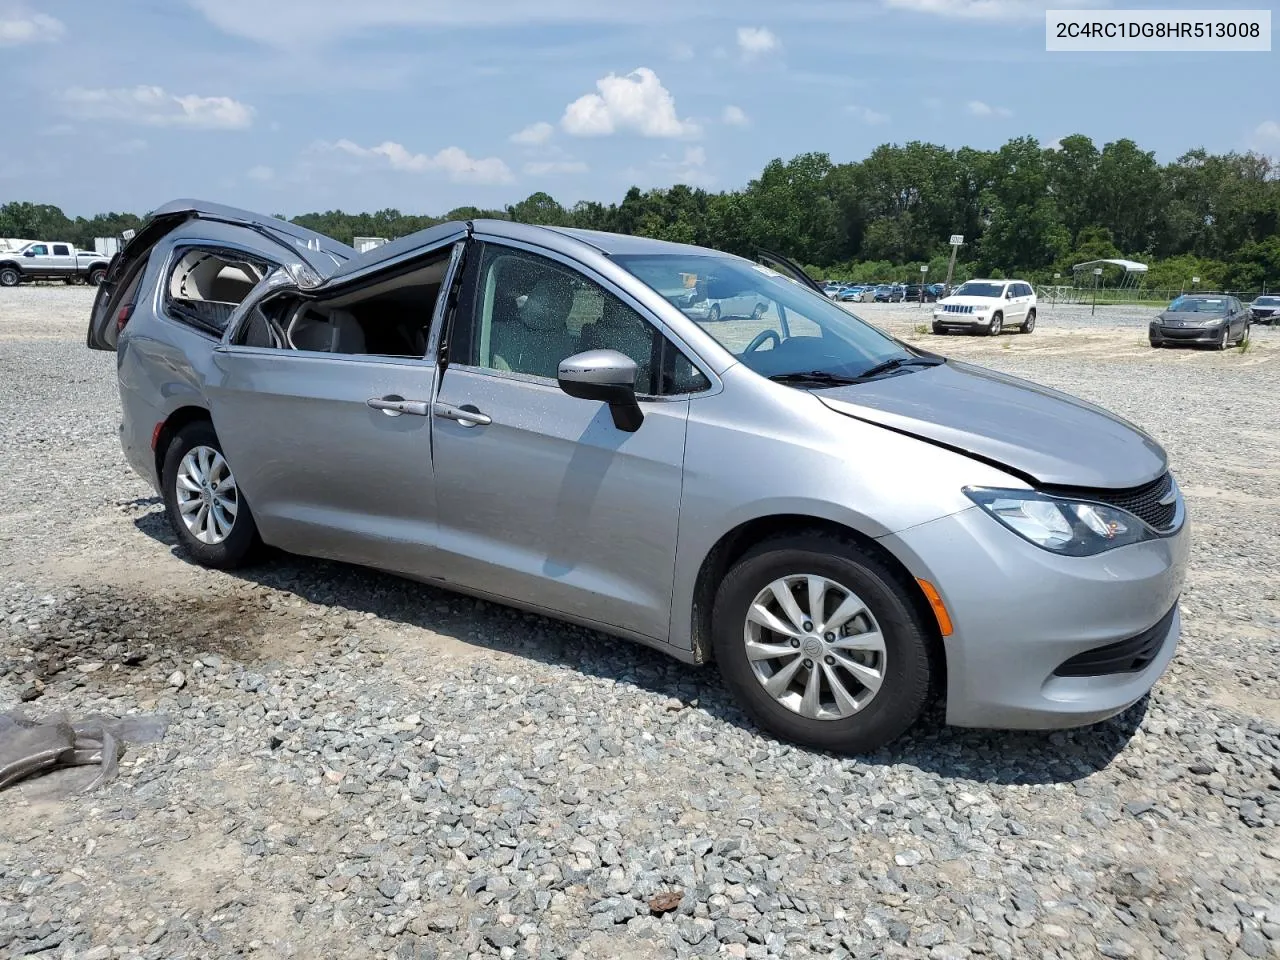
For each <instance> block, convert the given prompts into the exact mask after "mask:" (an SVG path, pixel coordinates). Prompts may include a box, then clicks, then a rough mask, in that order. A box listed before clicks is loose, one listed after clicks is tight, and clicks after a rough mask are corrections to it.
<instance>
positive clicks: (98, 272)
mask: <svg viewBox="0 0 1280 960" xmlns="http://www.w3.org/2000/svg"><path fill="white" fill-rule="evenodd" d="M86 279H87V280H88V281H89V286H91V287H96V286H97V285H98V284H100V283H102V281H103V280H105V279H107V271H106V269H105V268H103V267H94V268H93V269H92V270H90V271H89V276H88V277H87V278H86Z"/></svg>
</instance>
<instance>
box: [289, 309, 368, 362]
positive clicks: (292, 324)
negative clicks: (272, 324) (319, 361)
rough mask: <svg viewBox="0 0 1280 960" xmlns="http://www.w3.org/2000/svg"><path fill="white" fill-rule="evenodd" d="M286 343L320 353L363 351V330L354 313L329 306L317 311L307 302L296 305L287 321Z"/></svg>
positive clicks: (295, 347) (297, 348)
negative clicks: (291, 316) (291, 317)
mask: <svg viewBox="0 0 1280 960" xmlns="http://www.w3.org/2000/svg"><path fill="white" fill-rule="evenodd" d="M287 336H288V340H289V345H290V346H292V347H293V348H294V349H295V350H314V351H318V352H320V353H364V352H365V340H364V330H363V328H361V326H360V321H359V320H357V319H356V318H355V314H353V313H351V312H350V311H347V310H341V309H337V308H331V309H329V310H326V311H325V312H324V313H320V312H319V311H318V310H316V309H315V308H314V307H311V306H309V305H307V306H302V307H299V308H298V310H297V311H296V312H295V313H294V315H293V319H292V320H290V321H289V329H288V331H287Z"/></svg>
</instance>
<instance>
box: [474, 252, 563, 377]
mask: <svg viewBox="0 0 1280 960" xmlns="http://www.w3.org/2000/svg"><path fill="white" fill-rule="evenodd" d="M572 306H573V290H572V288H571V287H570V285H569V281H568V279H567V278H566V277H563V276H560V275H559V274H551V275H548V276H543V277H542V278H541V279H540V280H538V282H537V283H535V284H534V286H533V289H532V290H530V291H529V295H528V298H527V299H526V300H525V301H524V303H523V304H522V305H521V306H520V308H519V311H518V313H517V314H516V317H515V318H514V319H512V320H509V321H507V322H506V323H495V324H494V325H493V333H492V348H491V349H492V353H493V365H494V368H495V369H498V370H511V371H514V372H515V373H527V374H530V375H531V376H535V377H548V378H549V379H552V380H554V379H555V378H556V374H557V373H558V372H559V369H560V361H561V360H563V359H565V358H566V357H571V356H573V354H575V353H577V352H578V338H577V337H575V336H574V335H573V334H572V333H570V332H569V326H568V324H569V310H570V308H571V307H572Z"/></svg>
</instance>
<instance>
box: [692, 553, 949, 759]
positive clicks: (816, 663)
mask: <svg viewBox="0 0 1280 960" xmlns="http://www.w3.org/2000/svg"><path fill="white" fill-rule="evenodd" d="M910 590H911V585H910V584H909V583H907V582H905V581H904V580H903V579H902V578H901V577H900V576H898V575H897V574H896V573H894V572H893V571H892V570H890V569H889V568H888V567H886V566H885V565H884V564H883V563H881V562H880V560H879V559H877V558H876V557H874V556H871V555H869V554H867V553H865V552H863V551H862V550H861V549H859V548H858V547H857V546H856V545H854V544H852V543H850V542H847V541H845V540H841V539H838V538H836V537H832V536H828V535H824V534H810V535H799V536H792V537H784V538H779V539H775V540H770V541H766V542H765V543H762V544H760V545H759V546H757V547H756V548H754V549H753V550H751V551H749V552H748V553H747V555H746V556H744V557H743V558H742V559H741V560H740V561H739V562H738V563H737V564H736V565H735V566H734V567H733V569H732V570H730V571H729V574H728V575H727V576H726V577H725V579H724V581H723V582H722V583H721V585H720V589H719V590H718V592H717V593H716V600H715V606H714V608H713V610H712V634H713V637H712V643H713V646H714V650H715V656H716V661H717V662H718V663H719V666H720V672H721V675H722V676H723V677H724V680H725V683H726V685H727V686H728V687H729V689H730V690H731V691H732V692H733V694H734V696H735V697H736V698H737V701H738V703H739V704H740V705H741V706H742V708H743V709H744V710H745V711H746V712H747V714H748V715H750V716H751V718H752V719H753V720H755V721H756V723H758V724H759V725H760V726H761V727H763V728H764V729H766V730H768V731H769V732H770V733H773V734H774V735H776V736H778V737H781V738H783V739H785V740H791V741H794V742H796V743H800V744H803V745H805V746H809V747H815V748H818V749H822V750H836V751H839V752H842V753H865V752H868V751H871V750H876V749H878V748H880V747H882V746H884V745H885V744H887V743H890V742H891V741H893V740H895V739H897V738H898V737H899V736H901V735H902V734H903V733H904V732H906V730H907V729H908V728H909V727H910V726H911V725H912V724H913V723H915V722H916V720H917V719H918V718H919V716H920V714H921V713H922V712H923V711H924V709H925V707H926V706H927V704H928V702H929V698H930V691H931V682H932V676H933V673H932V667H931V662H930V652H929V639H928V634H927V628H926V626H925V623H924V621H923V619H922V617H921V615H920V612H919V610H918V609H917V607H916V605H915V603H914V602H913V599H912V595H911V593H910Z"/></svg>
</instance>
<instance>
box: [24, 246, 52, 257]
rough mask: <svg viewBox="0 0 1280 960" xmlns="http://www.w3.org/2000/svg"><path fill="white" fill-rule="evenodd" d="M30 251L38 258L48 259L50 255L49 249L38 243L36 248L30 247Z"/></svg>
mask: <svg viewBox="0 0 1280 960" xmlns="http://www.w3.org/2000/svg"><path fill="white" fill-rule="evenodd" d="M28 249H29V250H30V251H31V252H32V253H33V254H35V255H36V256H37V257H47V256H48V255H49V248H48V247H46V246H45V245H44V244H43V243H37V244H36V245H35V246H33V247H29V248H28Z"/></svg>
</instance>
